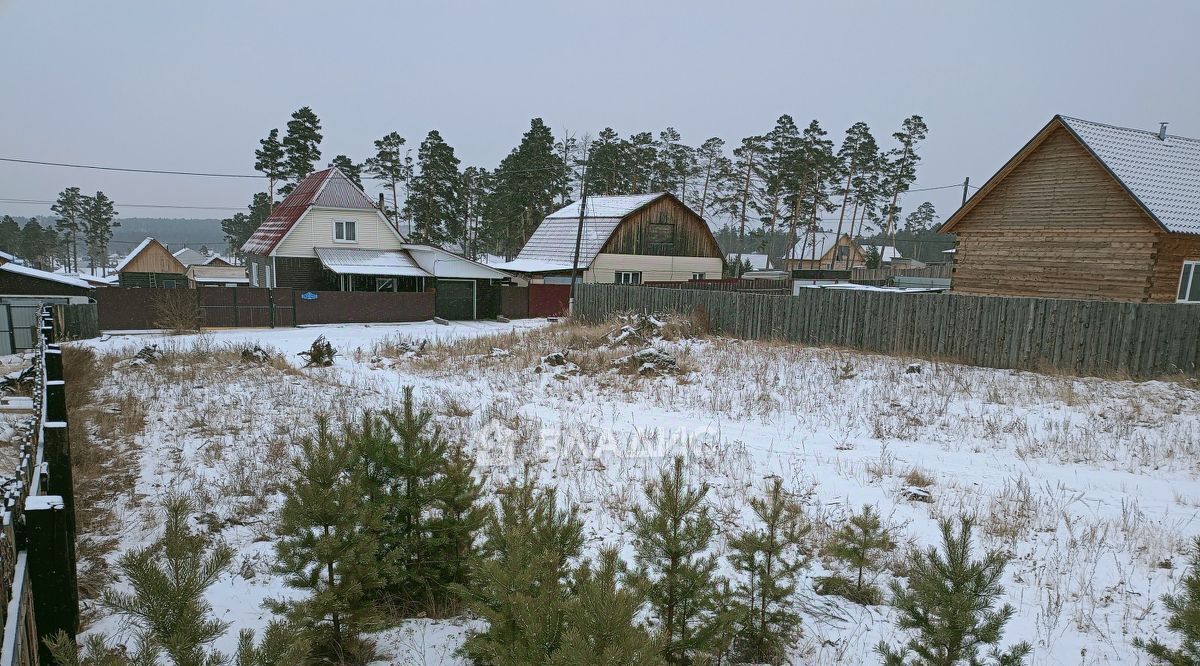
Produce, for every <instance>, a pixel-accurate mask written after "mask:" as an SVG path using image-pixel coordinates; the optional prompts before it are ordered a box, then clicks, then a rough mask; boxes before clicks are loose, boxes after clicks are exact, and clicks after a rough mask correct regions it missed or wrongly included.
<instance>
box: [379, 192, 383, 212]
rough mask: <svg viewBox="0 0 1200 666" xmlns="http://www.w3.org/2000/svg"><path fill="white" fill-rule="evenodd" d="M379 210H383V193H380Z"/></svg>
mask: <svg viewBox="0 0 1200 666" xmlns="http://www.w3.org/2000/svg"><path fill="white" fill-rule="evenodd" d="M379 210H380V211H382V210H383V192H380V193H379Z"/></svg>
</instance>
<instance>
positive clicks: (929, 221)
mask: <svg viewBox="0 0 1200 666" xmlns="http://www.w3.org/2000/svg"><path fill="white" fill-rule="evenodd" d="M936 219H937V210H936V209H935V208H934V207H933V204H932V203H930V202H928V201H926V202H924V203H922V204H921V205H920V206H917V209H916V210H914V211H913V212H911V213H909V214H908V215H907V216H906V217H905V218H904V230H905V231H908V232H912V233H918V232H921V231H928V230H930V229H932V228H933V221H934V220H936Z"/></svg>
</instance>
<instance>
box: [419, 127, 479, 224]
mask: <svg viewBox="0 0 1200 666" xmlns="http://www.w3.org/2000/svg"><path fill="white" fill-rule="evenodd" d="M458 164H459V161H458V158H457V157H455V156H454V149H453V148H451V147H450V146H449V145H448V144H447V143H446V142H445V141H444V140H443V139H442V135H441V134H439V133H438V131H437V130H431V131H430V132H429V134H428V135H426V137H425V140H424V141H422V142H421V147H420V148H419V149H418V150H417V166H418V168H419V173H418V174H417V176H416V177H414V178H413V185H412V191H411V193H410V194H409V197H408V200H407V201H406V202H405V204H404V206H405V211H406V213H405V214H406V216H407V217H408V219H410V220H412V223H413V233H412V235H413V240H415V241H417V242H420V243H432V244H435V245H442V244H446V243H463V242H465V238H464V236H465V233H464V232H465V228H466V225H465V224H464V223H463V218H462V175H461V174H460V173H459V171H458Z"/></svg>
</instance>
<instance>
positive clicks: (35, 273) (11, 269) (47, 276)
mask: <svg viewBox="0 0 1200 666" xmlns="http://www.w3.org/2000/svg"><path fill="white" fill-rule="evenodd" d="M0 271H5V272H8V273H15V274H16V275H24V276H25V277H31V278H35V279H38V280H49V281H50V282H58V283H60V284H65V285H70V286H72V287H79V288H81V289H91V288H92V285H90V284H88V283H87V282H85V281H83V280H80V279H79V278H75V277H70V276H68V275H60V274H58V273H51V272H50V271H40V270H38V269H36V268H30V267H28V266H21V265H20V264H14V263H12V262H8V263H5V264H0Z"/></svg>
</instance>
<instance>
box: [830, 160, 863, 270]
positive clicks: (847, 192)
mask: <svg viewBox="0 0 1200 666" xmlns="http://www.w3.org/2000/svg"><path fill="white" fill-rule="evenodd" d="M857 162H858V157H857V156H854V157H851V158H850V170H849V171H847V172H846V190H845V192H844V193H843V194H842V210H841V211H839V213H838V227H837V235H836V236H834V237H833V248H834V250H833V259H832V260H831V261H830V262H829V268H830V269H831V270H832V269H833V264H834V263H835V262H836V261H837V247H838V243H839V242H841V240H842V222H843V221H844V220H845V219H846V200H847V199H849V198H850V181H851V179H853V178H854V169H855V168H856V167H857V166H858V164H857Z"/></svg>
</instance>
